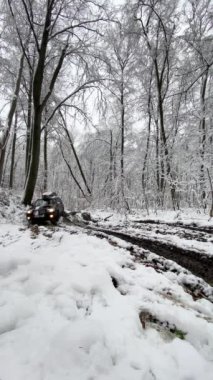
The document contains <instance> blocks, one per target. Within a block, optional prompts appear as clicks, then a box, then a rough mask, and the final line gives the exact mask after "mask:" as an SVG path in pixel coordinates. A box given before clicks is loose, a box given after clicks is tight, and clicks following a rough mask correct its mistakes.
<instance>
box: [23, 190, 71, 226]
mask: <svg viewBox="0 0 213 380" xmlns="http://www.w3.org/2000/svg"><path fill="white" fill-rule="evenodd" d="M63 215H64V205H63V202H62V200H61V199H60V198H59V197H58V196H57V194H56V193H53V192H52V193H44V194H43V195H42V198H41V199H37V200H36V201H35V202H33V203H32V205H31V207H30V209H29V210H27V212H26V217H27V220H28V222H29V223H32V224H33V223H39V222H40V223H41V222H43V221H48V220H49V221H50V222H51V223H52V224H56V223H57V222H58V220H59V218H60V217H61V216H63Z"/></svg>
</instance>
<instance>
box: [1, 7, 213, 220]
mask: <svg viewBox="0 0 213 380" xmlns="http://www.w3.org/2000/svg"><path fill="white" fill-rule="evenodd" d="M0 7H1V11H0V52H1V54H0V94H1V102H0V123H1V124H0V185H1V186H2V187H3V188H10V189H14V190H17V191H19V192H21V193H22V194H23V203H24V204H30V202H31V201H32V198H33V197H35V196H39V195H40V194H41V193H42V192H44V191H47V190H50V189H51V190H54V191H56V192H58V194H60V196H61V197H62V198H63V200H64V202H65V204H66V205H67V207H73V208H80V207H88V206H91V207H111V208H116V209H119V210H126V211H129V210H131V209H133V208H143V209H146V210H147V211H149V210H150V209H155V210H157V209H159V208H161V209H168V208H172V209H175V210H176V209H181V208H185V207H187V208H188V207H193V208H197V209H198V210H204V211H205V212H207V213H209V212H210V214H211V216H213V86H212V76H213V33H212V32H213V27H212V26H213V7H212V2H211V1H210V0H186V1H176V0H127V1H126V3H123V4H122V5H118V4H116V2H110V1H103V0H91V1H90V0H4V1H2V2H1V5H0Z"/></svg>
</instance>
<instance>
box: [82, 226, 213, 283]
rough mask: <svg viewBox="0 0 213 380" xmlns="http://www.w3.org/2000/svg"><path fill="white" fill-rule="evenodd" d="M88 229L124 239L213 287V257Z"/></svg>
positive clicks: (147, 240)
mask: <svg viewBox="0 0 213 380" xmlns="http://www.w3.org/2000/svg"><path fill="white" fill-rule="evenodd" d="M85 228H86V229H89V230H92V231H94V232H95V231H97V232H103V233H105V234H107V235H111V236H114V237H117V238H119V239H122V240H124V241H126V242H128V243H131V244H134V245H137V246H138V247H140V248H143V249H146V250H149V251H151V252H154V253H156V254H157V255H159V256H163V257H165V258H166V259H169V260H173V261H175V262H176V263H177V264H179V265H181V266H182V267H184V268H186V269H188V270H189V271H190V272H192V273H193V274H194V275H195V276H198V277H201V278H202V279H203V280H204V281H206V282H207V283H208V284H210V285H213V256H212V257H210V256H207V255H205V254H203V255H202V254H201V253H200V252H197V251H192V250H187V249H184V248H181V247H176V246H175V245H172V244H168V243H165V242H162V241H160V240H151V239H148V238H144V237H135V236H132V235H129V234H125V233H123V232H118V231H113V230H108V229H104V228H95V227H92V226H86V227H85Z"/></svg>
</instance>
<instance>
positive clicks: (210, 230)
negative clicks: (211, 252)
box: [133, 219, 213, 233]
mask: <svg viewBox="0 0 213 380" xmlns="http://www.w3.org/2000/svg"><path fill="white" fill-rule="evenodd" d="M133 222H134V223H137V224H152V225H156V226H159V225H166V226H169V227H174V228H175V227H181V228H183V229H185V230H191V231H197V232H206V233H213V227H211V226H210V227H207V226H205V227H201V226H198V225H196V223H192V224H190V225H189V224H184V223H182V222H176V223H169V222H167V223H165V222H162V221H160V220H152V219H146V220H133Z"/></svg>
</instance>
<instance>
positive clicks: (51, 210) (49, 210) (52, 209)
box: [47, 208, 55, 212]
mask: <svg viewBox="0 0 213 380" xmlns="http://www.w3.org/2000/svg"><path fill="white" fill-rule="evenodd" d="M47 211H48V212H54V211H55V209H54V208H48V209H47Z"/></svg>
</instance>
